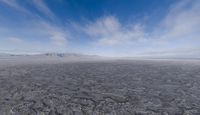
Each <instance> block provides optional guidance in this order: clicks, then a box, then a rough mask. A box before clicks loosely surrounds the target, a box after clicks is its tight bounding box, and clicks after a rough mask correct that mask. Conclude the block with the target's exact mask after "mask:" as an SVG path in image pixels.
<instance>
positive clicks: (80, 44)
mask: <svg viewBox="0 0 200 115" xmlns="http://www.w3.org/2000/svg"><path fill="white" fill-rule="evenodd" d="M0 52H1V53H15V54H35V53H46V52H58V53H82V54H92V55H101V56H117V57H137V56H139V57H141V56H157V57H160V56H161V57H192V58H197V57H200V0H0Z"/></svg>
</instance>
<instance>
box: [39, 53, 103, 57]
mask: <svg viewBox="0 0 200 115" xmlns="http://www.w3.org/2000/svg"><path fill="white" fill-rule="evenodd" d="M40 55H42V56H47V57H60V58H67V57H68V58H73V57H76V58H77V57H100V56H97V55H85V54H78V53H45V54H40Z"/></svg>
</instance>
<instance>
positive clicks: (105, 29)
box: [83, 16, 146, 45]
mask: <svg viewBox="0 0 200 115" xmlns="http://www.w3.org/2000/svg"><path fill="white" fill-rule="evenodd" d="M83 28H84V31H85V32H86V33H87V34H88V35H90V36H91V37H94V38H97V39H98V43H100V44H104V45H120V44H126V43H128V42H133V41H135V40H139V39H144V38H145V37H146V35H145V33H144V32H143V29H142V26H141V25H139V24H136V25H131V27H128V26H123V25H122V24H121V23H120V22H119V21H118V19H117V18H116V17H114V16H108V17H103V18H101V19H98V20H96V21H95V22H92V23H89V24H88V25H87V26H86V27H83Z"/></svg>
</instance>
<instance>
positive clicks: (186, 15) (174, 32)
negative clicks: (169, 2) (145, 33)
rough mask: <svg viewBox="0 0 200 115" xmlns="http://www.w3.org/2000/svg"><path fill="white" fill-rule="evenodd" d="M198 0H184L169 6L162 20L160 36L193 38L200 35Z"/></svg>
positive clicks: (199, 2) (199, 6)
mask: <svg viewBox="0 0 200 115" xmlns="http://www.w3.org/2000/svg"><path fill="white" fill-rule="evenodd" d="M199 11H200V1H199V0H192V1H189V0H184V1H182V2H179V3H178V4H176V5H174V6H172V7H171V9H170V11H169V13H168V15H167V16H166V17H165V19H164V20H163V22H162V29H164V32H163V35H161V38H164V39H180V38H181V39H184V38H186V39H193V38H199V36H200V12H199Z"/></svg>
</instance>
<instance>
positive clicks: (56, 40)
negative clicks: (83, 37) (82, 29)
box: [36, 21, 70, 46]
mask: <svg viewBox="0 0 200 115" xmlns="http://www.w3.org/2000/svg"><path fill="white" fill-rule="evenodd" d="M36 28H40V29H39V30H40V34H42V35H44V36H46V37H47V38H49V39H50V40H51V42H52V43H53V44H54V45H57V46H66V45H67V44H68V39H69V38H70V35H69V33H68V32H67V31H64V30H63V29H61V28H59V27H57V26H54V25H52V24H50V23H47V22H44V21H43V22H39V23H38V24H36Z"/></svg>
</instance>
